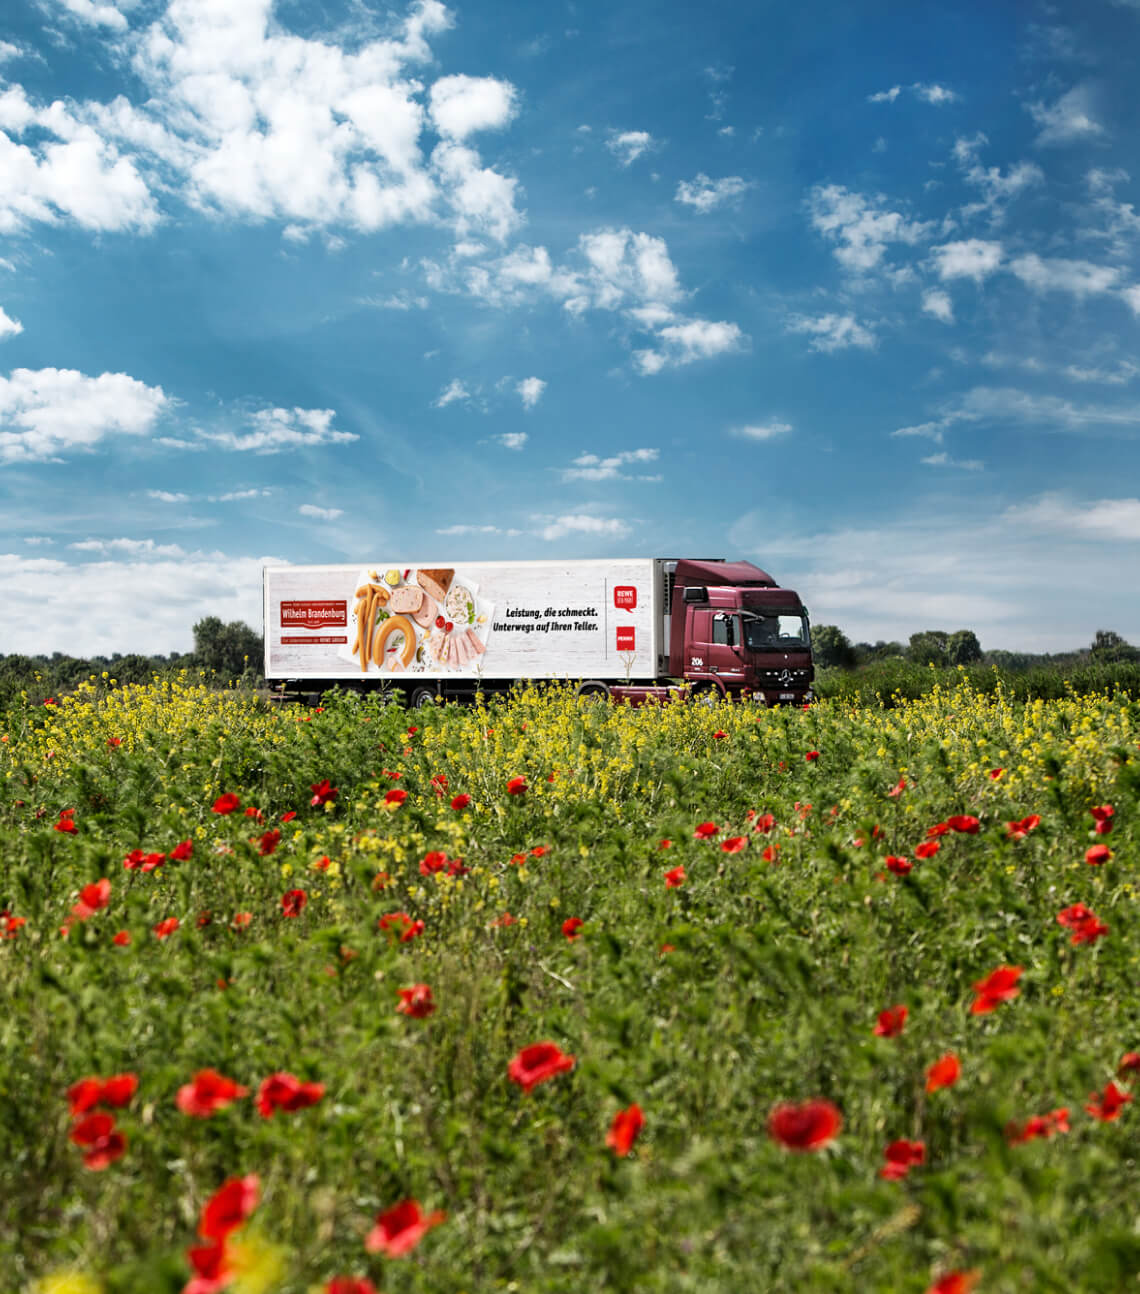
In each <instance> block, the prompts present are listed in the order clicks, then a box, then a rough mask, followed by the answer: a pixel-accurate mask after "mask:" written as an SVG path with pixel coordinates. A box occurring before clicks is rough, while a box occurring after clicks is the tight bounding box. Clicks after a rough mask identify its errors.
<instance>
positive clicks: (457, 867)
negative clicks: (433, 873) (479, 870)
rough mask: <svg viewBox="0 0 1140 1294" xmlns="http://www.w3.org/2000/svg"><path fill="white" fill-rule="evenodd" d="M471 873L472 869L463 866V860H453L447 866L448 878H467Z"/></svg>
mask: <svg viewBox="0 0 1140 1294" xmlns="http://www.w3.org/2000/svg"><path fill="white" fill-rule="evenodd" d="M470 871H471V868H470V867H465V866H464V865H463V859H462V858H453V859H452V860H451V861H450V862H449V863H448V864H447V874H448V876H466V875H467V874H468V873H469V872H470Z"/></svg>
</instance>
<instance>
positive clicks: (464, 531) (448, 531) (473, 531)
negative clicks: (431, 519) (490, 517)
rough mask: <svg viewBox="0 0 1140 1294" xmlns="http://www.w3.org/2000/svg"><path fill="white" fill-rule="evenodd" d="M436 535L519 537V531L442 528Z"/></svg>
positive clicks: (464, 526) (458, 527) (493, 528)
mask: <svg viewBox="0 0 1140 1294" xmlns="http://www.w3.org/2000/svg"><path fill="white" fill-rule="evenodd" d="M435 533H436V534H437V535H508V536H510V535H521V534H522V531H521V530H502V529H500V528H499V527H498V526H468V525H457V526H442V527H441V528H440V529H438V530H437V531H436V532H435Z"/></svg>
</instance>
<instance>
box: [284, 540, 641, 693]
mask: <svg viewBox="0 0 1140 1294" xmlns="http://www.w3.org/2000/svg"><path fill="white" fill-rule="evenodd" d="M421 567H422V568H423V569H424V570H429V571H430V570H438V569H449V570H454V571H455V576H456V580H458V581H460V582H462V583H464V584H466V585H467V586H469V587H474V588H476V589H477V590H478V594H477V600H476V610H477V611H479V610H481V608H484V607H489V608H491V612H490V614H489V616H488V620H487V622H486V624H484V625H480V626H479V627H478V636H479V638H480V640H481V641H482V642H483V644H484V646H485V651H484V653H483V655H481V656H477V657H476V658H475V659H474V660H473V661H471V662H470V663H469V664H467V665H466V666H464V667H458V666H440V665H438V664H436V663H435V662H434V661H431V660H430V659H428V658H427V653H426V651H425V652H423V653H422V655H423V657H424V659H423V660H421V661H418V662H417V661H413V663H412V664H411V665H410V666H409V667H408V669H406V670H403V671H399V672H393V671H392V670H391V667H390V662H391V660H392V659H393V658H392V656H391V655H389V656H388V657H387V659H386V662H385V664H384V666H383V667H381V668H377V666H375V665H371V664H370V665H369V667H368V670H367V672H365V671H362V670H361V667H360V664H359V662H358V660H354V659H351V658H350V656H349V651H350V648H351V645H352V640H353V636H354V634H355V632H356V626H355V621H354V619H353V608H354V605H355V599H354V597H353V594H354V592H355V590H356V588H357V587H358V580H359V577H360V575H361V571H362V570H365V571H377V572H379V573H380V575H383V574H384V572H385V571H387V570H390V569H396V570H398V571H399V572H400V574H401V576H402V575H403V573H404V571H405V570H408V571H410V572H411V574H410V575H409V577H408V580H407V583H409V584H415V572H416V570H418V569H420V568H421ZM655 567H656V563H655V561H654V560H653V559H652V558H638V559H630V560H626V561H580V562H570V561H567V562H446V561H431V562H428V561H425V562H408V561H402V562H396V561H392V560H391V559H382V560H381V561H378V562H375V563H372V562H365V563H360V564H355V565H352V566H274V567H267V568H266V569H265V572H264V595H265V675H266V677H267V678H286V677H287V678H341V677H343V678H352V677H356V678H361V677H369V678H375V679H377V680H379V679H382V678H391V679H392V680H393V681H404V682H410V681H412V680H414V679H416V678H424V679H436V678H472V679H474V678H486V679H515V678H565V679H582V678H623V677H626V676H628V677H630V678H646V677H651V676H653V675H654V674H655V673H656V671H657V654H658V651H659V649H660V643H659V631H658V624H659V616H658V613H657V612H658V607H657V599H658V597H659V591H658V588H657V577H656V570H655ZM631 588H632V589H634V590H636V605H635V606H634V607H632V608H630V607H629V606H628V603H629V602H630V601H631V600H632V599H631V598H630V595H629V594H628V593H627V592H624V590H628V589H631ZM615 589H618V590H623V592H621V593H619V594H617V595H616V597H615ZM283 602H284V603H288V604H335V605H334V606H333V607H328V606H322V608H321V611H320V613H319V615H320V616H329V617H330V618H331V621H333V622H335V621H336V620H339V619H340V618H341V617H340V615H339V607H340V605H341V604H343V606H344V615H343V620H344V623H343V625H342V624H338V623H331V622H323V623H321V624H319V625H318V624H314V625H313V626H312V627H306V626H305V625H304V624H303V623H299V622H298V621H297V620H296V619H294V620H293V623H291V624H289V625H287V626H283V625H282V614H281V604H282V603H283ZM574 611H579V612H582V611H586V612H590V613H591V614H587V615H572V614H568V613H570V612H574ZM552 613H553V614H552ZM290 614H291V615H293V616H295V615H296V611H295V609H293V608H291V610H290ZM314 618H316V615H315V616H314ZM590 626H593V627H590ZM631 635H632V641H633V647H632V649H630V648H629V646H628V644H629V642H630V638H631ZM425 638H426V631H425V630H422V629H421V630H418V639H419V643H420V644H422V643H423V641H424V639H425ZM283 639H289V641H288V642H285V641H283ZM318 639H319V640H320V641H317V640H318ZM619 644H620V645H619Z"/></svg>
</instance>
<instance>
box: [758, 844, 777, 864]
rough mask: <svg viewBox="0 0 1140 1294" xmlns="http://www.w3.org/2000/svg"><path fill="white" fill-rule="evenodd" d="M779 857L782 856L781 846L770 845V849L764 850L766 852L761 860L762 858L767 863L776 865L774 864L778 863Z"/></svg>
mask: <svg viewBox="0 0 1140 1294" xmlns="http://www.w3.org/2000/svg"><path fill="white" fill-rule="evenodd" d="M779 856H780V846H779V845H769V846H768V848H767V849H765V850H764V852H763V853H762V854H761V855H760V857H761V858H762V859H763V860H764V861H765V862H766V863H774V862H776V861H778V859H779Z"/></svg>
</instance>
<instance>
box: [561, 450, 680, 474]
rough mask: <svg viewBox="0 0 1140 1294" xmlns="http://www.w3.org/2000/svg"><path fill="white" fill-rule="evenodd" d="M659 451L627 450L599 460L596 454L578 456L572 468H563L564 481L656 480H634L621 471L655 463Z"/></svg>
mask: <svg viewBox="0 0 1140 1294" xmlns="http://www.w3.org/2000/svg"><path fill="white" fill-rule="evenodd" d="M659 452H660V451H659V450H656V449H627V450H623V451H622V452H621V453H618V454H613V455H610V456H609V457H608V458H599V456H598V455H597V454H579V455H578V457H577V458H576V459H574V464H573V466H572V467H567V468H563V471H562V479H563V480H564V481H629V480H633V479H640V480H657V479H659V478H657V477H644V476H643V477H640V478H634V477H631V476H629V475H627V474H626V473H625V472H623V471H622V469H623V468H626V467H632V466H634V465H636V464H638V463H655V462H656V461H657V458H658V454H659Z"/></svg>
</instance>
